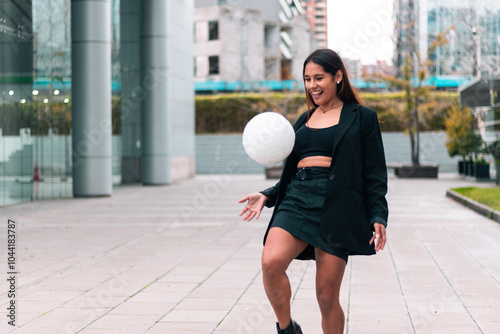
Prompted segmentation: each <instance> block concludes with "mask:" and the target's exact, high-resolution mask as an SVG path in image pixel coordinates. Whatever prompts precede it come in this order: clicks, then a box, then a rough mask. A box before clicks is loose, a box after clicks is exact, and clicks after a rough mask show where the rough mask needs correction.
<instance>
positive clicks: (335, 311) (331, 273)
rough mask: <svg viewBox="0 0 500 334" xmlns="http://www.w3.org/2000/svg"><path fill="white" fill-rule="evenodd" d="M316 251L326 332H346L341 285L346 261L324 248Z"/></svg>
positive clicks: (320, 300) (317, 284) (320, 298)
mask: <svg viewBox="0 0 500 334" xmlns="http://www.w3.org/2000/svg"><path fill="white" fill-rule="evenodd" d="M315 251H316V298H317V299H318V304H319V308H320V310H321V316H322V322H321V325H322V327H323V333H324V334H342V333H343V332H344V322H345V317H344V311H342V307H341V306H340V301H339V297H340V285H341V284H342V277H343V276H344V272H345V267H346V262H345V261H344V260H343V259H341V258H339V257H337V256H334V255H331V254H329V253H326V252H324V251H322V250H319V249H317V248H316V249H315Z"/></svg>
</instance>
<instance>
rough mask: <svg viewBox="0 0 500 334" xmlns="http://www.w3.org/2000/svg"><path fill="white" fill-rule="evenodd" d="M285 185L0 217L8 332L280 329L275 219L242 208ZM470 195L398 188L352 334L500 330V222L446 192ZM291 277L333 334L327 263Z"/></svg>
mask: <svg viewBox="0 0 500 334" xmlns="http://www.w3.org/2000/svg"><path fill="white" fill-rule="evenodd" d="M274 182H275V181H273V180H266V179H265V178H264V176H263V175H222V174H221V175H199V176H196V177H195V178H194V179H190V180H186V181H182V182H178V183H175V184H172V185H169V186H149V187H146V186H123V187H118V188H115V189H114V191H113V195H112V197H109V198H78V199H72V198H67V199H52V200H40V201H36V202H30V203H26V204H21V205H15V206H10V207H6V208H2V209H0V210H1V211H0V218H1V221H2V224H3V227H2V228H1V232H0V244H1V245H3V246H2V247H1V248H0V249H2V251H1V252H0V267H1V268H2V271H3V273H4V275H3V277H4V279H2V280H1V282H0V308H1V309H2V317H0V332H1V333H16V334H18V333H29V334H33V333H35V334H38V333H51V334H53V333H92V334H100V333H105V334H122V333H123V334H125V333H127V334H129V333H131V334H132V333H134V334H135V333H149V334H153V333H169V334H170V333H173V334H177V333H179V334H182V333H190V334H207V333H216V334H229V333H231V334H250V333H259V334H261V333H275V332H276V331H275V321H276V320H275V317H274V314H273V312H272V310H271V307H270V305H269V303H268V301H267V298H266V296H265V293H264V289H263V287H262V277H261V270H260V254H261V250H262V236H263V233H264V231H265V228H266V225H267V222H268V220H269V218H270V215H271V210H270V209H265V211H264V212H263V214H262V215H261V217H260V219H259V220H258V221H255V220H254V221H252V222H242V221H241V219H240V218H239V217H238V215H237V214H238V212H239V211H240V209H241V204H238V203H237V200H238V199H239V198H241V197H243V196H244V195H245V194H246V193H248V192H253V191H259V190H261V189H264V188H266V187H268V186H270V185H272V184H274ZM468 185H475V183H474V182H472V181H468V180H463V179H460V178H459V177H458V176H454V175H444V176H440V178H439V179H438V180H430V179H423V180H409V179H396V178H394V177H391V178H390V181H389V193H388V201H389V207H390V214H389V227H388V238H389V240H388V244H387V247H386V249H385V250H383V251H382V252H380V253H379V254H377V255H375V256H364V257H351V258H350V259H349V263H348V265H347V270H346V273H345V276H344V281H343V284H342V289H341V302H342V306H343V309H344V312H345V314H346V333H352V334H354V333H359V334H361V333H384V334H388V333H397V334H401V333H439V334H442V333H445V334H446V333H453V334H461V333H464V334H475V333H491V334H498V333H500V224H498V223H496V222H494V221H492V220H489V219H488V218H486V217H483V216H481V215H479V214H477V213H475V212H473V211H471V210H469V209H467V208H465V207H463V206H462V205H460V204H458V203H456V202H454V201H453V200H451V199H449V198H447V197H446V196H445V193H446V190H447V189H449V188H451V187H458V186H468ZM482 186H488V184H482ZM9 220H10V224H11V228H12V229H14V230H15V238H13V237H8V236H7V235H8V233H9V232H8V228H7V225H8V223H9ZM11 234H12V232H11ZM8 238H9V239H8ZM7 240H15V247H16V249H15V254H14V256H13V257H12V258H11V259H10V265H11V266H12V267H10V268H9V267H8V263H7V261H8V257H9V254H8V253H9V250H8V247H7V246H6V242H7ZM12 243H13V242H10V244H9V245H12ZM11 250H12V249H11ZM10 255H12V254H10ZM10 272H13V273H14V274H9V273H10ZM288 275H289V277H290V280H291V283H292V289H293V307H292V312H293V317H294V318H295V319H296V320H297V321H298V322H299V323H300V324H301V326H302V328H303V331H304V333H305V334H315V333H321V327H320V319H321V317H320V313H319V308H318V306H317V303H316V299H315V291H314V276H315V263H314V262H312V261H308V262H305V261H294V262H293V263H292V264H291V266H290V268H289V270H288ZM9 280H10V281H9ZM11 283H13V284H12V286H11ZM13 294H15V296H14V295H13ZM12 305H14V310H12ZM8 308H10V309H11V310H9V309H8ZM9 315H10V316H11V317H9ZM12 321H14V322H13V323H12ZM9 322H11V323H12V324H15V326H12V325H10V324H9Z"/></svg>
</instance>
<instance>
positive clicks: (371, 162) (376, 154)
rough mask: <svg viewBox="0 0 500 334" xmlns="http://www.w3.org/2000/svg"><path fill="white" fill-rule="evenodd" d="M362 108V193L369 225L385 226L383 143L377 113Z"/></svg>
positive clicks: (385, 183) (385, 177) (386, 216)
mask: <svg viewBox="0 0 500 334" xmlns="http://www.w3.org/2000/svg"><path fill="white" fill-rule="evenodd" d="M361 108H363V109H364V110H363V111H364V117H363V118H364V122H363V123H364V124H363V125H362V126H363V135H362V138H363V139H362V140H363V143H362V145H363V147H362V149H363V193H364V196H365V201H366V204H367V207H368V211H369V213H370V226H371V227H373V224H374V223H380V224H383V225H384V226H387V218H388V215H389V209H388V206H387V200H386V198H385V196H386V194H387V167H386V162H385V154H384V145H383V142H382V134H381V132H380V126H379V121H378V118H377V113H376V112H375V111H374V110H372V109H369V108H366V107H361Z"/></svg>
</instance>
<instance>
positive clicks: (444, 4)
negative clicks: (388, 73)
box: [394, 0, 500, 78]
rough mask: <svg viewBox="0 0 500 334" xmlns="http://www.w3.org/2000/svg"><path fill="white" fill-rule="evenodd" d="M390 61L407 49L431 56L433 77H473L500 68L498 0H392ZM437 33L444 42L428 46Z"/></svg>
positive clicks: (399, 65) (398, 58)
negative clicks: (393, 4)
mask: <svg viewBox="0 0 500 334" xmlns="http://www.w3.org/2000/svg"><path fill="white" fill-rule="evenodd" d="M394 18H395V30H394V35H395V41H396V44H395V53H394V55H395V57H394V66H395V68H396V69H397V73H398V74H399V75H400V74H401V68H402V65H403V59H404V57H405V55H406V54H408V53H409V52H412V51H414V50H415V51H418V52H419V53H420V56H421V58H422V59H426V58H427V57H428V58H429V59H430V61H431V66H430V68H429V70H430V71H429V72H430V75H431V76H455V77H460V76H462V77H467V78H470V77H477V76H479V75H480V73H482V74H483V75H493V74H495V73H498V71H499V69H500V3H498V2H497V1H474V2H464V1H443V0H396V1H395V7H394ZM438 35H441V36H443V37H444V38H445V40H446V43H444V44H443V45H440V46H438V47H436V48H435V49H434V50H432V49H431V45H432V44H433V43H434V42H435V41H436V38H437V36H438Z"/></svg>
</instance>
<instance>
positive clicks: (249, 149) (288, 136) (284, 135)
mask: <svg viewBox="0 0 500 334" xmlns="http://www.w3.org/2000/svg"><path fill="white" fill-rule="evenodd" d="M294 144H295V131H294V130H293V127H292V125H291V124H290V122H289V121H288V120H287V119H286V118H285V117H284V116H282V115H280V114H278V113H275V112H271V111H267V112H263V113H260V114H258V115H257V116H254V117H253V118H252V119H251V120H250V121H249V122H248V123H247V125H246V126H245V129H244V130H243V148H244V149H245V152H246V153H247V154H248V156H249V157H250V158H252V159H253V160H255V161H257V162H258V163H260V164H263V165H272V164H275V163H277V162H280V161H283V160H284V159H285V158H286V157H288V155H290V153H291V152H292V150H293V145H294Z"/></svg>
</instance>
